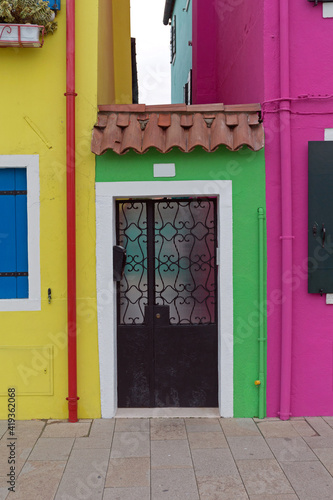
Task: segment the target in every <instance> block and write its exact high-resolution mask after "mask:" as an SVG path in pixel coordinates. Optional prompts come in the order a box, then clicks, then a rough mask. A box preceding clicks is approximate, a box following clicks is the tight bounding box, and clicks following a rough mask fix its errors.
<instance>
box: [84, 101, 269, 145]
mask: <svg viewBox="0 0 333 500" xmlns="http://www.w3.org/2000/svg"><path fill="white" fill-rule="evenodd" d="M259 116H260V105H259V104H244V105H243V104H242V105H235V106H225V105H223V104H209V105H192V106H186V105H185V104H170V105H159V106H146V105H145V104H129V105H125V104H119V105H112V106H99V113H98V122H97V124H96V125H95V127H94V129H93V136H92V145H91V150H92V152H93V153H95V154H96V155H101V154H103V153H105V152H106V151H107V150H108V149H112V150H113V151H114V152H115V153H117V154H119V155H122V154H125V153H127V152H128V151H129V150H130V149H133V150H134V151H135V152H136V153H139V154H143V153H146V152H147V151H148V150H149V149H150V148H156V149H157V150H158V151H160V152H161V153H168V152H169V151H171V150H172V148H179V149H180V150H181V151H183V152H185V153H188V152H190V151H192V150H193V149H194V148H195V147H197V146H201V147H202V148H203V149H204V150H205V151H207V152H212V151H215V150H216V149H217V148H218V147H219V146H221V145H225V146H226V147H227V148H228V149H230V150H231V151H237V150H238V149H240V148H241V147H242V146H247V147H249V148H250V149H252V150H253V151H259V150H260V149H262V148H263V146H264V132H263V126H262V124H261V123H260V120H259Z"/></svg>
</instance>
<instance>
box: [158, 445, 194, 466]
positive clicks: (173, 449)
mask: <svg viewBox="0 0 333 500" xmlns="http://www.w3.org/2000/svg"><path fill="white" fill-rule="evenodd" d="M175 467H177V468H178V467H191V468H192V459H191V454H190V448H189V445H188V442H187V441H186V440H185V439H183V440H180V441H176V440H169V441H152V442H151V468H152V469H162V468H175Z"/></svg>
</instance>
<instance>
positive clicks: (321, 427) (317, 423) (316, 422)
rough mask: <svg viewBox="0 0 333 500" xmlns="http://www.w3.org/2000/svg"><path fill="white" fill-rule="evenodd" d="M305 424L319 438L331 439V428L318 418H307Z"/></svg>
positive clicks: (332, 430) (332, 433) (332, 432)
mask: <svg viewBox="0 0 333 500" xmlns="http://www.w3.org/2000/svg"><path fill="white" fill-rule="evenodd" d="M306 421H307V423H308V424H309V425H311V427H312V428H313V429H314V430H315V431H316V432H317V433H318V435H319V436H327V437H333V429H332V427H331V426H330V425H329V424H328V423H327V422H325V420H324V419H323V418H320V417H308V418H307V419H306Z"/></svg>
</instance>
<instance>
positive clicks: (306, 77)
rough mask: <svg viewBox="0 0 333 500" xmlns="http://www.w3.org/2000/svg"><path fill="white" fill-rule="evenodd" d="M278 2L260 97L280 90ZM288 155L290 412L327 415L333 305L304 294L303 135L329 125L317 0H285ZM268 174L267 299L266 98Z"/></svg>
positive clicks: (274, 126)
mask: <svg viewBox="0 0 333 500" xmlns="http://www.w3.org/2000/svg"><path fill="white" fill-rule="evenodd" d="M277 4H278V2H276V1H275V0H266V4H265V29H264V47H265V50H264V52H265V53H264V62H265V100H266V101H267V100H270V99H275V98H278V97H279V93H280V88H279V65H280V57H279V12H278V5H277ZM289 19H290V52H289V54H290V97H293V98H296V100H295V101H292V105H291V110H292V113H291V115H290V116H291V145H292V146H291V160H292V191H293V197H292V198H293V211H292V224H293V235H294V237H295V238H294V240H293V241H294V243H293V275H292V280H293V281H292V284H293V309H292V310H293V320H292V337H293V344H292V390H291V413H292V415H293V416H300V415H332V414H333V378H332V366H333V335H332V325H333V306H328V305H326V304H325V296H323V297H320V296H319V295H317V294H308V293H307V231H308V228H307V225H308V222H307V217H308V213H307V203H308V202H307V176H308V174H307V169H308V158H307V148H308V141H310V140H311V141H314V140H317V141H320V140H324V129H325V128H333V114H331V113H333V100H331V99H328V100H327V99H320V98H319V99H313V98H304V97H303V98H301V99H297V98H298V96H301V95H309V96H320V95H321V96H322V95H324V94H331V93H332V89H333V65H332V64H331V62H330V60H331V50H330V47H332V43H333V19H323V17H322V6H321V5H319V6H317V7H314V5H313V4H311V3H309V2H306V1H301V0H299V1H297V2H295V1H291V2H290V16H289ZM263 107H264V111H265V113H264V126H265V134H266V146H265V151H266V178H267V247H268V249H267V252H268V286H267V288H268V290H267V294H268V301H271V302H272V297H273V296H274V291H275V290H279V289H281V243H280V241H279V237H280V235H281V198H280V196H281V192H280V189H281V182H280V155H279V141H280V123H279V118H278V113H274V112H272V111H274V110H276V109H277V104H270V103H267V104H264V105H263ZM272 305H273V307H272V308H271V309H272V313H271V314H270V315H269V317H268V325H267V331H268V360H267V367H268V381H267V413H268V416H276V415H277V412H278V411H279V398H280V345H281V306H279V305H278V304H274V303H273V304H272Z"/></svg>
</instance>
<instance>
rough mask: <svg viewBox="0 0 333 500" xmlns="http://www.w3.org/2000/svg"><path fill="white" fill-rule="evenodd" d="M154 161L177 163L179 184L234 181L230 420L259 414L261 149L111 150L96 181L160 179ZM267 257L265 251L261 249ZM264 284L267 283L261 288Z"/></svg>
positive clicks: (101, 160)
mask: <svg viewBox="0 0 333 500" xmlns="http://www.w3.org/2000/svg"><path fill="white" fill-rule="evenodd" d="M154 163H175V165H176V177H172V178H168V179H165V181H166V182H168V181H169V180H171V181H175V180H176V181H180V180H206V181H210V182H213V181H214V180H215V179H216V180H217V179H220V180H231V181H232V196H233V286H234V416H235V417H254V416H257V415H258V394H259V388H258V387H256V386H255V385H254V381H255V380H256V379H258V377H259V373H258V366H259V345H258V336H259V335H258V332H259V323H258V312H259V310H260V307H259V304H258V287H259V280H258V273H259V266H258V214H257V210H258V208H259V207H263V208H265V163H264V151H263V150H261V151H259V152H256V153H255V152H253V151H250V150H249V149H247V148H244V149H242V150H240V151H238V152H232V151H229V150H227V149H226V148H225V147H220V148H219V149H218V150H217V151H215V152H214V153H206V152H205V151H203V150H202V149H201V148H200V149H199V148H197V149H196V150H195V151H193V152H192V153H182V152H181V151H179V150H173V151H171V152H170V153H167V154H162V153H159V152H158V151H156V150H150V151H149V152H148V153H146V154H144V155H138V154H136V153H134V152H133V151H130V152H129V153H127V154H126V155H124V156H119V155H117V154H115V153H114V152H112V151H109V152H107V153H105V154H104V155H103V156H98V157H96V181H97V182H119V181H154V180H158V181H161V180H163V178H162V179H161V178H158V179H156V178H154V177H153V164H154ZM156 194H158V193H156ZM265 254H266V251H265ZM265 286H266V285H265Z"/></svg>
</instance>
